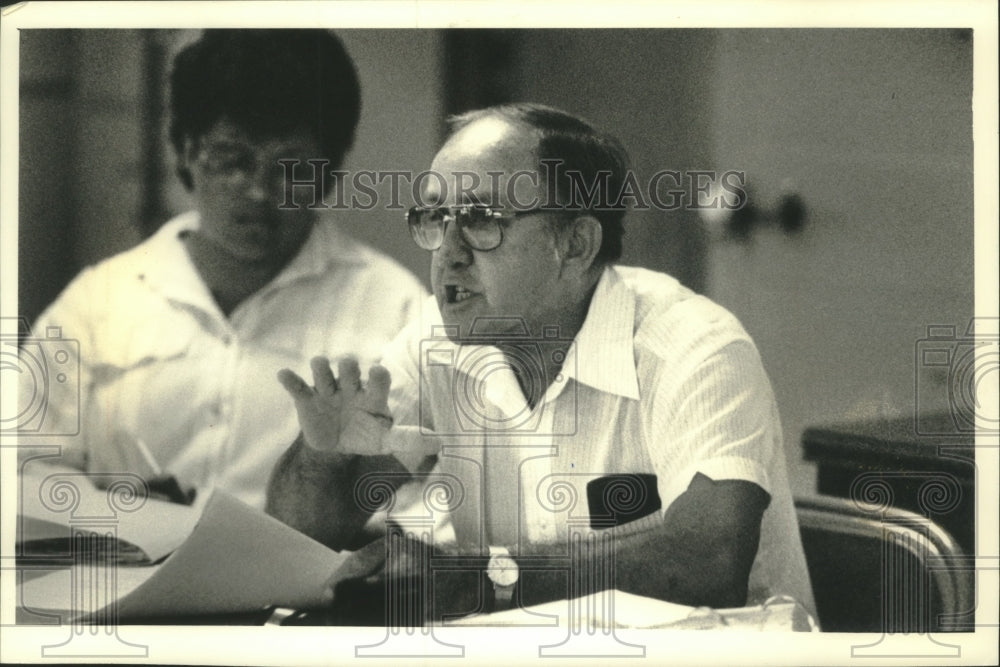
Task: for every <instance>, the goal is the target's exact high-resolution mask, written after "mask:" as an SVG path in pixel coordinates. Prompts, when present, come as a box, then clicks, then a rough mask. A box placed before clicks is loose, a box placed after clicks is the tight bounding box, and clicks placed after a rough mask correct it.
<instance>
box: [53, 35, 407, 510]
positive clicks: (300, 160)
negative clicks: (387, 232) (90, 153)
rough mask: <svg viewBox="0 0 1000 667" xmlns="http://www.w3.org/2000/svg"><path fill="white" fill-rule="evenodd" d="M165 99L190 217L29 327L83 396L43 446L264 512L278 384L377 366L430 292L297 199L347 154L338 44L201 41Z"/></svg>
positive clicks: (347, 78) (347, 69)
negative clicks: (337, 361)
mask: <svg viewBox="0 0 1000 667" xmlns="http://www.w3.org/2000/svg"><path fill="white" fill-rule="evenodd" d="M170 83H171V99H170V113H171V126H170V139H171V142H172V144H173V147H174V149H175V152H176V157H177V173H178V175H179V177H180V179H181V181H182V182H183V184H184V185H185V186H186V188H187V189H188V190H189V191H190V193H191V194H192V196H193V200H194V203H195V210H193V211H191V212H188V213H185V214H182V215H180V216H178V217H177V218H175V219H173V220H170V221H168V222H167V223H165V224H164V225H163V226H162V227H161V228H160V229H159V231H158V232H157V233H156V234H155V235H154V236H152V237H151V238H150V239H148V240H146V241H145V242H143V243H142V244H141V245H139V246H137V247H136V248H134V249H132V250H130V251H128V252H125V253H123V254H121V255H119V256H116V257H113V258H111V259H109V260H107V261H105V262H102V263H101V264H99V265H97V266H95V267H91V268H88V269H86V270H85V271H83V272H82V273H81V274H80V275H79V276H78V277H77V278H76V279H75V280H74V281H73V282H72V284H71V285H70V286H69V287H68V288H67V289H66V290H65V291H64V293H63V294H62V295H61V296H60V297H59V298H58V300H57V301H56V302H55V303H53V304H52V305H51V306H50V307H49V308H48V309H47V310H46V311H45V313H44V314H43V315H42V316H41V318H40V320H39V321H38V323H37V324H36V325H35V326H36V329H35V330H36V331H45V330H46V328H47V327H53V326H57V327H60V328H61V331H62V335H63V337H66V338H74V339H77V340H79V347H80V356H79V359H78V360H77V361H76V362H75V363H78V364H79V373H80V388H81V393H80V395H79V396H77V395H75V394H72V393H70V392H62V393H60V391H59V387H55V388H54V390H53V392H52V394H51V395H50V397H49V398H50V402H49V405H48V406H47V407H48V410H49V415H48V418H50V419H52V420H59V419H64V420H71V419H74V418H75V417H76V415H77V411H79V415H80V419H81V423H80V427H79V433H78V434H77V435H75V436H72V437H67V438H62V439H54V438H53V439H50V440H47V441H46V444H48V443H56V444H61V445H62V446H63V448H62V459H61V460H62V462H63V463H65V464H69V465H71V466H73V467H76V468H80V469H84V470H88V471H90V472H107V473H135V474H138V475H140V476H143V477H145V478H147V479H152V478H154V477H155V476H156V475H158V474H169V475H172V476H174V477H176V478H177V479H178V480H179V481H180V482H181V484H182V485H183V486H184V487H189V486H190V487H199V488H202V489H208V488H211V487H218V488H221V489H223V490H225V491H227V492H229V493H231V494H233V495H235V496H236V497H238V498H240V499H241V500H243V501H245V502H247V503H249V504H251V505H254V506H257V507H263V505H264V495H265V488H266V485H267V476H268V474H269V473H270V470H271V468H272V467H273V465H274V462H275V460H276V459H277V457H278V455H279V454H280V452H281V451H282V449H283V448H284V447H285V446H287V444H288V442H289V441H290V440H291V439H293V438H294V437H295V434H296V433H297V432H298V427H297V424H296V421H295V417H294V415H292V414H291V411H290V410H289V409H288V408H289V405H288V398H287V396H285V394H284V392H283V391H282V390H281V388H280V387H277V386H276V385H275V383H274V380H273V378H274V373H275V372H276V371H277V369H279V368H282V367H286V366H292V367H294V368H297V369H299V370H300V371H302V372H304V371H305V369H306V367H307V365H308V357H306V356H304V355H306V354H315V353H316V351H317V350H321V351H324V352H325V353H327V354H331V355H332V354H346V353H353V354H355V355H357V356H358V357H359V358H361V359H365V360H369V361H371V360H375V359H377V358H378V355H379V353H380V350H381V348H382V347H383V346H384V344H385V343H386V342H387V341H389V340H391V338H392V337H393V336H394V335H395V334H396V333H398V331H399V330H400V329H401V328H402V326H403V324H404V323H405V322H406V321H408V319H410V318H411V317H412V316H413V315H414V314H415V313H416V310H417V309H418V308H419V304H420V303H421V302H422V301H423V299H424V298H425V296H426V292H425V291H424V289H423V288H422V286H421V285H420V284H419V282H418V281H417V280H416V279H415V278H414V277H413V276H412V275H411V274H409V273H408V272H407V271H405V270H404V269H403V268H402V267H401V266H400V265H398V264H397V263H396V262H394V261H393V260H391V259H389V258H387V257H385V256H383V255H381V254H379V253H377V252H375V251H374V250H372V249H370V248H368V247H366V246H364V245H362V244H360V243H358V242H356V241H354V240H352V239H351V238H349V237H348V236H347V235H346V234H345V233H343V232H342V231H340V229H339V228H338V226H337V220H336V219H331V218H330V216H329V214H328V213H324V214H323V217H320V214H319V212H318V207H316V208H313V207H310V204H311V203H312V202H311V201H307V199H309V198H310V197H318V196H319V195H320V194H322V192H321V191H320V190H319V189H318V188H310V187H302V186H301V185H299V186H296V185H295V183H300V184H301V183H302V182H309V181H311V180H313V178H314V176H315V175H316V174H320V175H322V173H323V172H325V173H326V174H329V172H330V171H332V170H335V169H337V168H339V166H340V165H341V163H342V161H343V158H344V156H345V154H346V153H347V152H348V150H349V149H350V147H351V144H352V143H353V139H354V133H355V128H356V126H357V123H358V118H359V115H360V110H361V99H360V87H359V82H358V78H357V74H356V72H355V68H354V63H353V62H352V61H351V58H350V56H349V55H348V54H347V52H346V51H345V49H344V47H343V45H342V44H341V42H340V40H339V39H338V38H337V37H336V36H334V35H333V34H332V33H330V32H328V31H325V30H206V31H205V32H204V33H203V34H202V36H201V37H200V39H198V40H197V41H195V42H194V43H192V44H189V45H188V46H186V47H185V48H184V49H183V50H182V51H180V53H179V54H178V55H177V57H176V59H175V61H174V67H173V71H172V75H171V81H170ZM310 161H312V162H310ZM323 184H324V185H325V186H326V188H327V190H328V191H329V189H330V188H332V187H334V179H333V178H331V177H329V176H328V175H327V177H326V178H325V179H324V181H323ZM333 217H334V218H336V217H338V216H333ZM77 401H79V403H77ZM70 430H72V429H70Z"/></svg>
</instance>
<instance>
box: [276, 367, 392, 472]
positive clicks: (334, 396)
mask: <svg viewBox="0 0 1000 667" xmlns="http://www.w3.org/2000/svg"><path fill="white" fill-rule="evenodd" d="M310 367H311V368H312V376H313V386H312V387H310V386H309V385H308V384H307V383H306V381H305V380H303V379H302V378H301V377H299V376H298V375H297V374H296V373H294V372H293V371H290V370H288V369H287V368H285V369H282V370H280V371H278V381H279V382H281V385H282V386H283V387H284V388H285V390H286V391H287V392H288V393H289V395H291V397H292V399H293V400H294V401H295V411H296V413H297V414H298V417H299V426H300V427H301V429H302V435H303V437H304V438H305V441H306V444H307V445H309V446H310V447H312V448H313V449H318V450H323V451H331V452H339V453H342V454H362V455H368V456H374V455H377V454H381V453H383V452H382V447H383V444H382V443H383V439H384V436H385V434H386V433H387V432H388V431H389V428H390V427H391V426H392V417H391V415H390V414H389V384H390V382H391V378H390V377H389V371H387V370H386V369H385V368H383V367H382V366H379V365H377V364H376V365H374V366H372V367H371V369H370V370H369V371H368V382H367V383H366V384H365V385H362V383H361V369H360V368H359V367H358V361H357V359H353V358H345V359H341V360H340V361H339V362H338V364H337V376H336V377H335V376H334V374H333V371H332V369H331V368H330V361H329V360H328V359H327V358H326V357H314V358H313V359H312V361H311V362H310Z"/></svg>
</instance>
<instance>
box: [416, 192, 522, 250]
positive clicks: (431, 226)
mask: <svg viewBox="0 0 1000 667" xmlns="http://www.w3.org/2000/svg"><path fill="white" fill-rule="evenodd" d="M538 211H539V209H537V208H533V209H530V210H527V211H504V210H500V209H496V208H493V207H491V206H483V205H480V204H465V205H463V206H439V207H436V208H425V207H423V206H414V207H413V208H411V209H410V210H409V211H407V212H406V222H407V224H408V225H409V227H410V236H412V237H413V240H414V241H415V242H416V244H417V245H418V246H420V247H421V248H423V249H424V250H437V249H438V248H440V247H441V244H442V243H444V233H445V230H446V229H447V227H448V223H449V222H454V223H455V224H457V225H458V229H459V234H461V236H462V241H464V242H465V244H466V245H467V246H469V247H470V248H472V249H473V250H479V251H487V250H495V249H496V248H499V247H500V244H501V243H503V230H504V228H505V227H506V226H507V225H509V224H510V222H511V221H512V220H513V219H514V218H516V217H517V216H519V215H527V214H529V213H537V212H538Z"/></svg>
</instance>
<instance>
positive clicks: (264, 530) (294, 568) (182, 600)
mask: <svg viewBox="0 0 1000 667" xmlns="http://www.w3.org/2000/svg"><path fill="white" fill-rule="evenodd" d="M154 523H155V520H154ZM348 556H349V553H348V552H336V551H333V550H331V549H328V548H327V547H325V546H323V545H322V544H320V543H319V542H316V541H314V540H312V539H310V538H309V537H306V536H305V535H303V534H302V533H299V532H298V531H296V530H295V529H293V528H290V527H289V526H286V525H285V524H283V523H281V522H280V521H278V520H277V519H274V518H273V517H270V516H267V515H266V514H264V513H263V512H261V511H259V510H256V509H254V508H252V507H249V506H248V505H245V504H244V503H241V502H240V501H238V500H236V499H235V498H233V497H231V496H229V495H227V494H225V493H222V492H220V491H216V492H215V493H214V494H212V496H211V498H209V500H208V502H207V504H206V506H205V510H204V513H203V514H202V517H201V520H200V521H199V522H198V524H197V525H196V526H195V528H194V531H193V532H192V533H191V535H190V537H188V539H187V540H186V541H185V542H184V544H182V545H181V546H180V548H178V549H177V551H175V552H174V553H173V555H171V556H170V557H169V558H167V560H166V561H165V562H164V563H163V564H162V565H160V566H157V567H126V566H119V567H115V568H104V569H101V568H95V567H93V566H87V565H75V566H74V567H73V568H71V569H66V570H62V571H59V572H53V573H52V574H49V575H46V576H44V577H39V578H37V579H33V580H31V581H27V582H25V583H24V585H23V586H22V587H21V599H20V600H19V604H20V605H21V606H22V607H24V608H25V609H27V610H32V611H37V612H46V611H48V612H51V611H59V612H64V613H68V614H69V615H70V617H71V618H83V619H86V618H87V617H94V618H106V617H108V612H109V611H110V609H111V605H113V604H116V605H117V610H116V611H117V614H118V618H119V619H123V620H124V619H141V618H143V617H153V616H157V617H163V616H186V615H206V614H217V613H235V612H244V611H256V610H259V609H261V608H262V607H266V606H270V605H281V606H288V607H297V608H306V607H316V606H319V605H321V604H324V603H327V602H329V601H330V600H331V593H330V588H329V587H328V586H327V582H328V581H329V580H331V577H332V576H333V574H334V572H335V571H336V570H337V569H338V568H339V567H340V565H341V564H342V563H343V562H344V561H345V560H346V559H347V557H348ZM84 568H89V569H87V570H86V571H83V570H84ZM108 570H114V572H113V573H112V572H109V571H108ZM110 575H114V577H113V578H111V576H110ZM103 582H112V583H114V584H116V588H113V589H112V591H111V592H110V593H109V597H108V599H106V600H99V604H98V605H95V607H94V608H89V609H80V608H73V606H72V605H73V600H74V599H76V600H79V599H87V595H90V591H87V595H83V596H81V595H80V593H79V592H75V591H74V590H73V587H74V586H76V587H81V586H83V587H87V586H93V587H94V588H95V589H100V590H106V589H105V588H103V587H104V585H105V584H104V583H103ZM100 590H95V594H96V595H99V594H100ZM92 597H93V596H92Z"/></svg>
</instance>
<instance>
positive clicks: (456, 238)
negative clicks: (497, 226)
mask: <svg viewBox="0 0 1000 667" xmlns="http://www.w3.org/2000/svg"><path fill="white" fill-rule="evenodd" d="M443 234H444V237H443V238H442V239H441V247H440V248H438V249H437V250H436V251H435V252H436V253H437V256H438V260H439V261H441V262H443V263H444V264H445V265H447V266H449V267H461V266H468V265H469V264H471V263H472V249H471V248H469V246H467V245H466V244H465V240H464V239H463V238H462V233H461V231H460V227H459V225H458V224H457V223H456V222H455V220H454V219H452V218H450V217H449V218H445V221H444V232H443Z"/></svg>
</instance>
